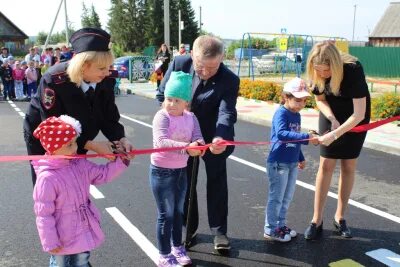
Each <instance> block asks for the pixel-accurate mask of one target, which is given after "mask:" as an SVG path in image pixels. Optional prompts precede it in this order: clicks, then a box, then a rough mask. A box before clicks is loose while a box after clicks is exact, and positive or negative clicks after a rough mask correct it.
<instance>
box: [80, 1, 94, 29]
mask: <svg viewBox="0 0 400 267" xmlns="http://www.w3.org/2000/svg"><path fill="white" fill-rule="evenodd" d="M81 24H82V27H84V28H85V27H90V26H91V24H92V22H91V19H90V15H89V11H88V9H87V8H86V5H85V3H84V2H82V15H81Z"/></svg>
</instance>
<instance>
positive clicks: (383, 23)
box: [369, 2, 400, 38]
mask: <svg viewBox="0 0 400 267" xmlns="http://www.w3.org/2000/svg"><path fill="white" fill-rule="evenodd" d="M369 37H388V38H400V2H391V3H390V4H389V6H388V8H387V9H386V11H385V13H384V14H383V16H382V17H381V19H380V20H379V22H378V24H376V26H375V28H374V30H373V31H372V33H371V35H370V36H369Z"/></svg>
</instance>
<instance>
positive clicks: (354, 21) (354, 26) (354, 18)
mask: <svg viewBox="0 0 400 267" xmlns="http://www.w3.org/2000/svg"><path fill="white" fill-rule="evenodd" d="M356 10H357V5H354V17H353V37H352V38H351V41H352V42H354V29H355V28H356Z"/></svg>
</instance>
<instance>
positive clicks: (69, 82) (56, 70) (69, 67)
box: [24, 28, 132, 184]
mask: <svg viewBox="0 0 400 267" xmlns="http://www.w3.org/2000/svg"><path fill="white" fill-rule="evenodd" d="M109 42H110V35H109V34H108V33H107V32H105V31H103V30H101V29H94V28H83V29H80V30H78V31H76V32H75V33H74V34H72V36H71V38H70V43H71V44H72V46H73V48H74V50H75V51H76V55H75V57H73V58H72V59H71V60H70V61H69V62H63V63H60V64H57V65H55V66H53V67H51V68H50V69H48V71H47V72H46V73H45V74H44V75H43V77H42V80H41V82H40V86H39V89H38V93H37V94H36V95H35V96H33V97H32V100H31V102H30V104H29V106H28V110H27V112H26V115H25V120H24V137H25V142H26V146H27V150H28V154H29V155H43V154H44V152H45V151H44V149H43V148H42V147H41V144H40V142H39V141H38V140H37V139H36V138H34V137H33V135H32V133H33V131H34V130H35V129H36V128H37V126H38V125H39V124H40V122H42V121H43V120H45V119H46V118H48V117H51V116H60V115H69V116H71V117H74V118H76V119H77V120H79V121H80V123H81V124H82V134H81V135H80V136H79V138H78V139H77V143H78V154H85V153H86V152H87V151H88V150H91V151H94V152H96V153H99V154H109V153H112V152H113V150H114V149H113V147H114V145H113V144H112V142H115V144H116V145H117V146H118V147H119V148H120V149H121V150H124V151H126V152H128V151H130V150H132V145H131V144H130V143H129V141H128V140H127V138H126V137H125V131H124V127H123V126H122V125H121V124H120V123H119V118H120V115H119V112H118V108H117V106H116V105H115V98H114V85H115V79H114V77H113V76H112V75H111V76H110V74H112V72H110V70H109V67H110V65H111V64H112V62H113V60H114V57H113V55H112V53H111V51H110V49H109ZM115 77H116V76H115ZM99 131H101V132H102V133H103V134H104V136H105V137H106V138H107V139H108V140H109V141H94V139H95V137H96V136H97V134H98V133H99ZM32 182H33V184H35V182H36V175H35V174H34V172H33V169H32Z"/></svg>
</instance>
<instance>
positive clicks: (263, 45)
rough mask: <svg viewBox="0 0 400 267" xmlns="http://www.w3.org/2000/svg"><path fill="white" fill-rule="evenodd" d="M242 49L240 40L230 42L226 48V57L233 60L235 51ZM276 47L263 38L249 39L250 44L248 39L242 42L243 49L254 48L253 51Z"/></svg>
mask: <svg viewBox="0 0 400 267" xmlns="http://www.w3.org/2000/svg"><path fill="white" fill-rule="evenodd" d="M241 47H242V40H237V41H234V42H232V43H231V44H230V45H229V46H228V48H227V49H226V57H227V58H233V57H234V56H235V49H237V48H241ZM274 47H276V42H274V41H273V40H272V41H269V40H267V39H264V38H258V37H257V38H251V44H250V41H249V39H248V38H247V37H246V39H245V40H244V42H243V48H254V49H271V48H274Z"/></svg>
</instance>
